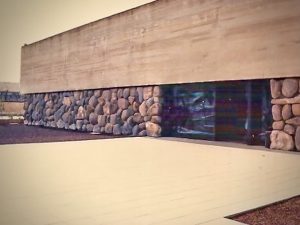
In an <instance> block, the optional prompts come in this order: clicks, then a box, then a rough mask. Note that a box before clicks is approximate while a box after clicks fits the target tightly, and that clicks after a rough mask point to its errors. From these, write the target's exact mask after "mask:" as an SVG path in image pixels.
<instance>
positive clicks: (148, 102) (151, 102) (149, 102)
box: [146, 97, 154, 108]
mask: <svg viewBox="0 0 300 225" xmlns="http://www.w3.org/2000/svg"><path fill="white" fill-rule="evenodd" d="M153 103H154V98H153V97H151V98H149V99H147V100H146V105H147V107H148V108H149V107H150V106H151V105H153Z"/></svg>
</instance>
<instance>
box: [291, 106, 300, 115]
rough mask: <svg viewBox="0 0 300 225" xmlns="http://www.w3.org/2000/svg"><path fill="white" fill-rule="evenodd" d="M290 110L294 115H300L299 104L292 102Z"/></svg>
mask: <svg viewBox="0 0 300 225" xmlns="http://www.w3.org/2000/svg"><path fill="white" fill-rule="evenodd" d="M292 112H293V114H294V115H295V116H300V104H293V105H292Z"/></svg>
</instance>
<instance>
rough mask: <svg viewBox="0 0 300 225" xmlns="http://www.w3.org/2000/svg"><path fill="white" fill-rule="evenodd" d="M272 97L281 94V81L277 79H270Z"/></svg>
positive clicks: (277, 96)
mask: <svg viewBox="0 0 300 225" xmlns="http://www.w3.org/2000/svg"><path fill="white" fill-rule="evenodd" d="M270 87H271V95H272V98H279V97H280V96H281V82H280V81H279V80H274V79H271V80H270Z"/></svg>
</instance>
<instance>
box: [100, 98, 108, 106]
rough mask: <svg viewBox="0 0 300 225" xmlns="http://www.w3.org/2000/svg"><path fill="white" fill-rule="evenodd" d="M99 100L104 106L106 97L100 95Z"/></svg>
mask: <svg viewBox="0 0 300 225" xmlns="http://www.w3.org/2000/svg"><path fill="white" fill-rule="evenodd" d="M98 102H99V104H100V105H102V106H104V105H105V102H106V101H105V99H104V98H102V97H100V98H98Z"/></svg>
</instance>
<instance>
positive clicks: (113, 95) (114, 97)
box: [111, 92, 118, 101]
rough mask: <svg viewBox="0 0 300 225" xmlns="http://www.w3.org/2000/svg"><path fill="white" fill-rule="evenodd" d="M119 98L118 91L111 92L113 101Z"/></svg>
mask: <svg viewBox="0 0 300 225" xmlns="http://www.w3.org/2000/svg"><path fill="white" fill-rule="evenodd" d="M117 100H118V95H117V93H116V92H112V93H111V101H117Z"/></svg>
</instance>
